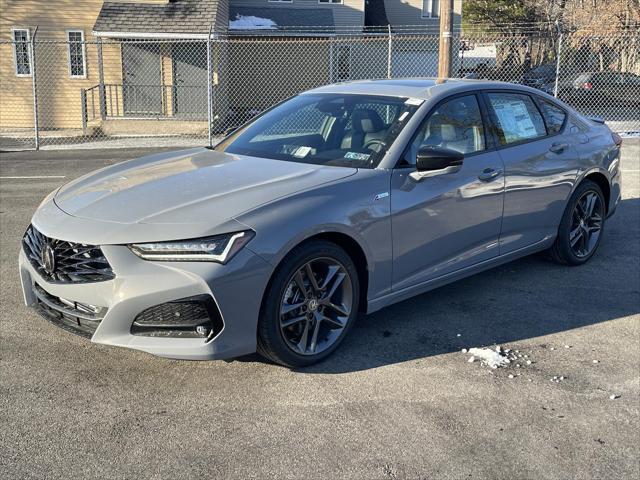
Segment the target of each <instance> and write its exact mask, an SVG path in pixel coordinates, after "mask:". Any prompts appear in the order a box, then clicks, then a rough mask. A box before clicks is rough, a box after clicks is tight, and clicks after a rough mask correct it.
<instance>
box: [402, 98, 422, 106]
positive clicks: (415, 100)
mask: <svg viewBox="0 0 640 480" xmlns="http://www.w3.org/2000/svg"><path fill="white" fill-rule="evenodd" d="M423 103H424V100H423V99H421V98H407V101H406V102H404V104H405V105H422V104H423Z"/></svg>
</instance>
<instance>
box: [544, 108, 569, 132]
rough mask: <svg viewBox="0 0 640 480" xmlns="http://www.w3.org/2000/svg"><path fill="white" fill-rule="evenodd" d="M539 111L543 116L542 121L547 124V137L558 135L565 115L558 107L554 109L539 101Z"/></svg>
mask: <svg viewBox="0 0 640 480" xmlns="http://www.w3.org/2000/svg"><path fill="white" fill-rule="evenodd" d="M540 110H542V115H543V116H544V121H545V123H546V124H547V131H548V132H549V135H553V134H555V133H559V132H560V130H562V126H563V125H564V120H565V118H567V114H566V113H564V110H562V109H561V108H560V107H556V106H555V105H554V104H552V103H550V102H547V101H546V100H542V99H540Z"/></svg>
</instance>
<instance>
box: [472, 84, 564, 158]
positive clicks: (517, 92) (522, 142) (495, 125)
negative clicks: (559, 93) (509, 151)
mask: <svg viewBox="0 0 640 480" xmlns="http://www.w3.org/2000/svg"><path fill="white" fill-rule="evenodd" d="M490 93H506V94H512V95H514V94H515V95H522V96H524V97H529V99H531V102H532V103H533V105H534V106H535V107H536V110H537V111H538V113H539V114H540V116H541V117H542V124H543V125H544V131H545V133H546V134H545V135H543V136H541V137H535V138H527V139H524V140H520V141H519V142H513V143H507V144H506V145H502V144H500V137H499V136H498V128H499V126H498V125H499V124H498V119H497V118H496V116H495V112H494V110H493V107H492V106H491V102H490V101H489V94H490ZM482 97H483V100H484V101H485V102H486V104H487V108H488V109H489V118H490V121H491V124H492V128H491V131H492V132H493V134H494V137H495V145H496V147H495V148H496V150H502V149H504V148H511V147H517V146H520V145H526V144H527V143H531V142H539V141H540V140H545V139H547V138H551V137H555V136H556V135H559V134H560V133H561V132H562V130H561V131H560V132H558V133H554V134H553V135H549V130H548V129H547V123H546V122H545V120H544V115H543V114H542V112H541V111H540V106H539V105H538V103H537V102H536V100H535V98H533V96H532V95H531V93H529V92H525V91H523V90H493V89H492V90H483V91H482ZM563 110H564V109H563ZM565 114H566V111H565ZM565 125H566V117H565ZM563 129H564V127H563Z"/></svg>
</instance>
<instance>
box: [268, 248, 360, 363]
mask: <svg viewBox="0 0 640 480" xmlns="http://www.w3.org/2000/svg"><path fill="white" fill-rule="evenodd" d="M359 289H360V286H359V281H358V274H357V270H356V267H355V265H354V263H353V261H352V260H351V258H350V257H349V255H347V253H346V252H345V251H344V250H342V249H341V248H340V247H339V246H337V245H335V244H333V243H331V242H325V241H313V242H310V243H307V244H304V245H302V246H301V247H299V248H297V249H295V250H294V251H293V252H291V253H290V254H289V255H287V257H286V259H285V260H284V261H283V262H282V264H281V265H280V266H279V267H278V269H277V270H276V273H275V274H274V276H273V279H272V281H271V283H270V285H269V287H268V289H267V293H266V296H265V300H264V302H263V308H262V312H261V318H260V321H259V323H258V353H260V354H261V355H263V356H264V357H267V358H268V359H271V360H273V361H274V362H276V363H279V364H281V365H285V366H287V367H304V366H307V365H311V364H314V363H316V362H319V361H321V360H323V359H324V358H326V357H327V356H329V355H330V354H331V353H332V352H333V351H334V350H335V349H336V348H338V346H339V344H340V343H341V342H342V340H343V339H344V336H345V335H346V333H347V331H348V330H349V328H350V327H351V325H352V324H353V322H354V321H355V318H356V316H357V313H358V299H359V298H360V291H359Z"/></svg>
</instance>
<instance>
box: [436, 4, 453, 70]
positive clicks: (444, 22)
mask: <svg viewBox="0 0 640 480" xmlns="http://www.w3.org/2000/svg"><path fill="white" fill-rule="evenodd" d="M452 30H453V0H440V50H439V55H438V78H449V77H450V76H451V47H452V43H453V41H452V40H453V38H452V35H453V33H452Z"/></svg>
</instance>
